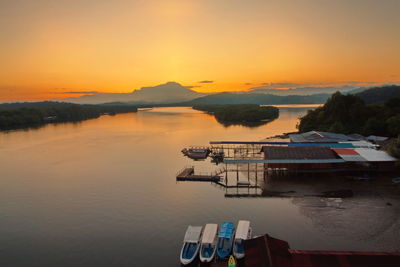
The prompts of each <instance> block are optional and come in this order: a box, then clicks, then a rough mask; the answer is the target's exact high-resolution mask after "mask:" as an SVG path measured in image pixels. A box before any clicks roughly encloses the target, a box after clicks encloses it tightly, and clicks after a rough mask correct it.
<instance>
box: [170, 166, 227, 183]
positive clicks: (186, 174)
mask: <svg viewBox="0 0 400 267" xmlns="http://www.w3.org/2000/svg"><path fill="white" fill-rule="evenodd" d="M176 180H177V181H198V182H219V181H220V180H221V176H219V175H215V174H210V175H207V174H194V168H193V167H187V168H184V169H182V170H181V171H180V172H178V174H177V175H176Z"/></svg>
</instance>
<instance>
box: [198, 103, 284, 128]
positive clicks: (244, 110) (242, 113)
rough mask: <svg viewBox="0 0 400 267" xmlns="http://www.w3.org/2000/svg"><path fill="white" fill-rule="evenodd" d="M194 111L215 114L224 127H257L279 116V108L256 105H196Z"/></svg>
mask: <svg viewBox="0 0 400 267" xmlns="http://www.w3.org/2000/svg"><path fill="white" fill-rule="evenodd" d="M193 109H196V110H201V111H205V112H207V113H211V114H213V115H214V116H215V118H216V119H217V120H218V121H219V122H220V123H222V124H224V125H231V124H242V125H247V126H257V125H260V124H263V123H266V122H268V121H271V120H274V119H276V118H278V116H279V109H278V108H276V107H272V106H259V105H255V104H239V105H195V106H193Z"/></svg>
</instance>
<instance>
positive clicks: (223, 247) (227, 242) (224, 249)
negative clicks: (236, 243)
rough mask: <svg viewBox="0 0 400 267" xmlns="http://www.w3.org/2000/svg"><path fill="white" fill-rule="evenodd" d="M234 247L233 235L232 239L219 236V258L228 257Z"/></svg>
mask: <svg viewBox="0 0 400 267" xmlns="http://www.w3.org/2000/svg"><path fill="white" fill-rule="evenodd" d="M222 239H224V240H222ZM232 247H233V237H232V238H230V239H227V238H218V248H217V255H218V258H220V259H226V258H228V257H229V255H230V254H231V252H232Z"/></svg>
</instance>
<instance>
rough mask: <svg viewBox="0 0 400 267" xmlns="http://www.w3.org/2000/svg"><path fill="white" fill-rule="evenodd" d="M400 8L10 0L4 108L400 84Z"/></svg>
mask: <svg viewBox="0 0 400 267" xmlns="http://www.w3.org/2000/svg"><path fill="white" fill-rule="evenodd" d="M399 10H400V1H398V0H385V1H378V0H351V1H349V0H335V1H324V0H296V1H292V0H279V1H268V0H249V1H243V0H135V1H128V0H114V1H108V0H107V1H106V0H85V1H79V0H59V1H50V0H35V1H31V0H16V1H1V2H0V58H1V64H0V100H1V101H6V100H16V99H45V98H50V97H57V98H59V97H64V96H65V97H67V96H71V95H67V94H61V93H63V92H67V91H101V92H131V91H132V90H134V89H138V88H140V87H142V86H154V85H157V84H161V83H165V82H167V81H176V82H179V83H181V84H183V85H187V86H201V87H195V88H193V89H194V90H197V91H201V92H207V91H226V90H229V91H235V90H246V89H249V88H251V87H254V86H259V85H260V84H262V83H265V82H275V83H276V82H292V83H326V84H329V83H338V82H347V81H375V82H380V83H386V82H395V81H399V80H400V52H399V47H400V30H399V29H400V16H398V12H399ZM202 80H210V81H214V82H213V83H199V81H202ZM249 83H251V84H249ZM246 84H247V85H246ZM75 96H76V95H75Z"/></svg>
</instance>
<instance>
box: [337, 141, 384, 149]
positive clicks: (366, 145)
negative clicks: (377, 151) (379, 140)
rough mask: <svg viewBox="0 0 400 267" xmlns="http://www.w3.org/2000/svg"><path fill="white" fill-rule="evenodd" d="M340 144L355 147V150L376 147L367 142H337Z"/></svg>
mask: <svg viewBox="0 0 400 267" xmlns="http://www.w3.org/2000/svg"><path fill="white" fill-rule="evenodd" d="M339 143H340V144H352V145H353V147H357V148H376V147H377V145H375V144H373V143H371V142H368V141H364V140H361V141H347V142H339Z"/></svg>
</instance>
